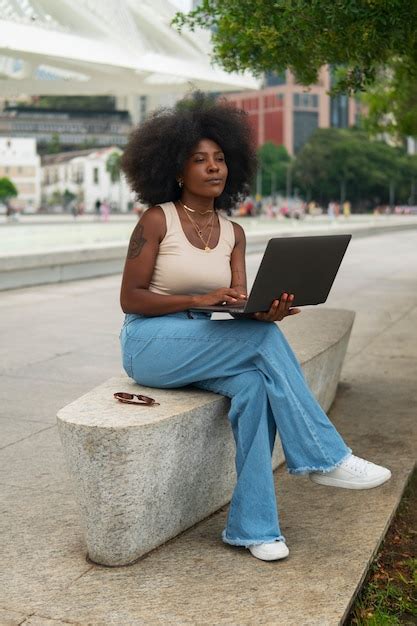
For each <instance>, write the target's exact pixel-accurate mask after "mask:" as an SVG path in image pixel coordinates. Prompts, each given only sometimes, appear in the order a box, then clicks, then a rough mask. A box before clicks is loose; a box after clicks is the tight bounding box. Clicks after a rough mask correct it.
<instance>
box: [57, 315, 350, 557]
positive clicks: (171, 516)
mask: <svg viewBox="0 0 417 626" xmlns="http://www.w3.org/2000/svg"><path fill="white" fill-rule="evenodd" d="M353 320H354V313H353V312H351V311H345V310H336V309H325V308H321V309H315V308H312V309H306V310H304V311H303V314H302V315H299V316H296V317H294V318H291V319H288V320H286V321H285V322H283V323H282V324H281V328H282V329H283V331H284V332H285V335H286V336H287V338H288V340H289V341H290V343H291V345H292V346H293V348H294V350H295V352H296V354H297V356H298V358H299V360H300V362H301V364H302V367H303V370H304V373H305V376H306V378H307V380H308V382H309V384H310V387H311V388H312V390H313V392H314V394H315V396H316V397H317V399H318V401H319V402H320V404H321V406H322V407H323V408H324V410H326V411H327V410H328V409H329V407H330V405H331V403H332V401H333V399H334V396H335V393H336V388H337V384H338V380H339V376H340V371H341V368H342V363H343V359H344V356H345V353H346V348H347V345H348V341H349V336H350V332H351V328H352V324H353ZM115 391H131V392H134V393H144V394H145V395H150V396H151V397H153V398H155V399H156V400H157V401H158V402H160V406H158V407H145V406H141V407H137V406H134V405H129V404H121V403H118V402H117V401H116V400H114V398H113V393H114V392H115ZM228 408H229V400H228V399H227V398H224V397H223V396H220V395H217V394H214V393H210V392H205V391H202V390H199V389H195V388H192V387H189V388H183V389H170V390H162V389H161V390H160V389H150V388H147V387H142V386H139V385H136V384H135V383H134V382H133V381H132V380H131V379H129V378H127V377H126V376H119V377H115V378H111V379H110V380H108V381H106V382H105V383H103V384H102V385H100V386H98V387H96V388H95V389H93V390H92V391H90V392H89V393H87V394H85V395H84V396H82V397H81V398H79V399H78V400H76V401H75V402H72V403H71V404H69V405H68V406H66V407H65V408H63V409H62V410H61V411H59V413H58V428H59V433H60V437H61V441H62V445H63V449H64V454H65V457H66V462H67V466H68V469H69V472H70V474H71V475H72V477H73V479H74V483H75V491H76V494H77V499H78V501H79V504H80V507H81V516H82V522H83V526H84V529H85V535H86V542H87V550H88V555H89V558H90V559H91V560H92V561H94V562H96V563H100V564H102V565H109V566H117V565H127V564H129V563H132V562H134V561H135V560H136V559H138V558H139V557H140V556H142V555H143V554H145V553H146V552H149V551H150V550H152V549H153V548H156V547H157V546H159V545H161V544H162V543H164V542H166V541H167V540H168V539H170V538H172V537H174V536H175V535H177V534H179V533H180V532H182V531H183V530H185V529H186V528H189V527H190V526H192V525H194V524H196V523H197V522H199V521H201V520H202V519H204V518H205V517H207V516H208V515H210V514H211V513H213V512H214V511H216V510H218V509H219V508H221V507H222V506H223V505H225V504H226V503H227V502H229V501H230V498H231V494H232V491H233V487H234V484H235V466H234V456H235V454H234V441H233V435H232V432H231V428H230V425H229V423H228V419H227V412H228ZM282 461H283V454H282V448H281V446H280V444H279V442H278V440H277V444H276V445H275V450H274V455H273V467H274V469H275V468H276V467H277V466H278V465H279V464H280V463H281V462H282Z"/></svg>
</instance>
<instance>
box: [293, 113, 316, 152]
mask: <svg viewBox="0 0 417 626" xmlns="http://www.w3.org/2000/svg"><path fill="white" fill-rule="evenodd" d="M293 124H294V144H293V147H294V152H295V154H297V152H298V151H299V150H300V149H301V148H302V147H303V145H304V144H305V142H306V141H308V139H309V137H310V135H311V134H312V133H313V132H314V130H315V129H316V128H317V127H318V113H317V112H316V111H294V118H293Z"/></svg>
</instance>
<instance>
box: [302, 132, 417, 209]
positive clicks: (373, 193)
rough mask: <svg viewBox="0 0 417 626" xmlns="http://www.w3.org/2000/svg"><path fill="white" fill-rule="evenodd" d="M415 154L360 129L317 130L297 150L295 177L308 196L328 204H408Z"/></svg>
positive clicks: (416, 172) (414, 166) (415, 164)
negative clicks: (372, 137) (330, 202)
mask: <svg viewBox="0 0 417 626" xmlns="http://www.w3.org/2000/svg"><path fill="white" fill-rule="evenodd" d="M414 168H417V159H416V157H414V158H412V157H408V156H407V155H405V153H404V151H403V150H402V149H400V148H393V147H391V146H389V145H387V144H386V143H384V142H382V141H372V140H370V139H369V137H368V135H367V134H366V133H365V132H364V131H360V130H357V129H335V128H331V129H318V130H316V131H315V133H314V134H313V135H312V136H311V137H310V139H309V141H308V142H307V143H306V144H305V145H304V146H303V148H302V149H301V150H300V152H299V153H298V155H297V157H296V160H295V166H294V178H295V181H296V183H297V185H298V186H299V188H300V190H301V191H302V193H303V195H304V196H305V198H306V199H307V200H310V199H314V200H317V201H319V202H320V203H321V204H322V205H323V206H325V205H326V204H327V203H328V202H329V201H330V200H338V201H340V202H343V201H344V200H345V199H348V200H350V201H351V202H352V204H353V205H354V206H355V207H357V208H366V207H368V208H370V207H372V206H374V205H376V204H381V203H383V204H389V203H391V202H394V201H397V202H402V203H406V202H407V201H408V200H409V198H410V195H411V191H412V185H413V176H414V177H415V179H417V170H414Z"/></svg>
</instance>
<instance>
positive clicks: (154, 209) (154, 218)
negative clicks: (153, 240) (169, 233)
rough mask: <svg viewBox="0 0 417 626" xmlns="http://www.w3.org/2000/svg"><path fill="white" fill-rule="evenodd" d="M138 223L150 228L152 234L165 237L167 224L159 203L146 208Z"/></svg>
mask: <svg viewBox="0 0 417 626" xmlns="http://www.w3.org/2000/svg"><path fill="white" fill-rule="evenodd" d="M139 223H140V224H142V226H143V227H145V228H146V227H147V228H149V229H152V232H153V233H154V235H157V236H158V238H159V239H162V238H163V237H165V234H166V229H167V224H166V217H165V212H164V210H163V208H162V207H161V205H159V204H156V205H154V206H151V207H149V208H148V209H146V211H145V212H144V213H143V214H142V216H141V218H140V221H139Z"/></svg>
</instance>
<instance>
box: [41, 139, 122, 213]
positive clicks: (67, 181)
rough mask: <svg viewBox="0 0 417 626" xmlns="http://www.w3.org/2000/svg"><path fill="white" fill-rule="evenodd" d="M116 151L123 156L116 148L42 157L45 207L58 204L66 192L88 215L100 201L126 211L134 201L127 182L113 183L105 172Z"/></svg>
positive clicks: (115, 208)
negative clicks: (110, 157) (109, 159)
mask: <svg viewBox="0 0 417 626" xmlns="http://www.w3.org/2000/svg"><path fill="white" fill-rule="evenodd" d="M113 152H118V153H119V154H121V152H122V151H121V150H120V148H118V147H117V146H112V147H107V148H104V149H102V150H79V151H74V152H62V153H60V154H54V155H45V156H43V157H42V205H43V206H44V207H47V206H51V205H53V204H54V203H55V202H56V203H57V204H59V200H58V199H59V197H60V196H61V197H62V196H63V195H64V194H65V193H66V194H67V196H68V197H72V198H73V200H74V202H75V203H76V204H77V206H78V207H79V208H81V207H82V209H83V210H84V211H85V212H87V213H92V212H94V211H95V206H96V202H97V200H99V201H100V202H104V201H106V202H108V203H109V204H110V206H111V207H112V208H113V209H114V210H118V211H122V212H126V211H128V210H129V207H130V206H131V203H133V201H134V195H133V193H132V192H131V191H130V189H129V187H128V185H127V183H126V180H125V178H124V176H123V175H121V177H120V180H119V181H118V182H116V183H112V181H111V178H110V174H109V172H108V171H107V169H106V163H107V159H108V157H109V156H110V154H112V153H113Z"/></svg>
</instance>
